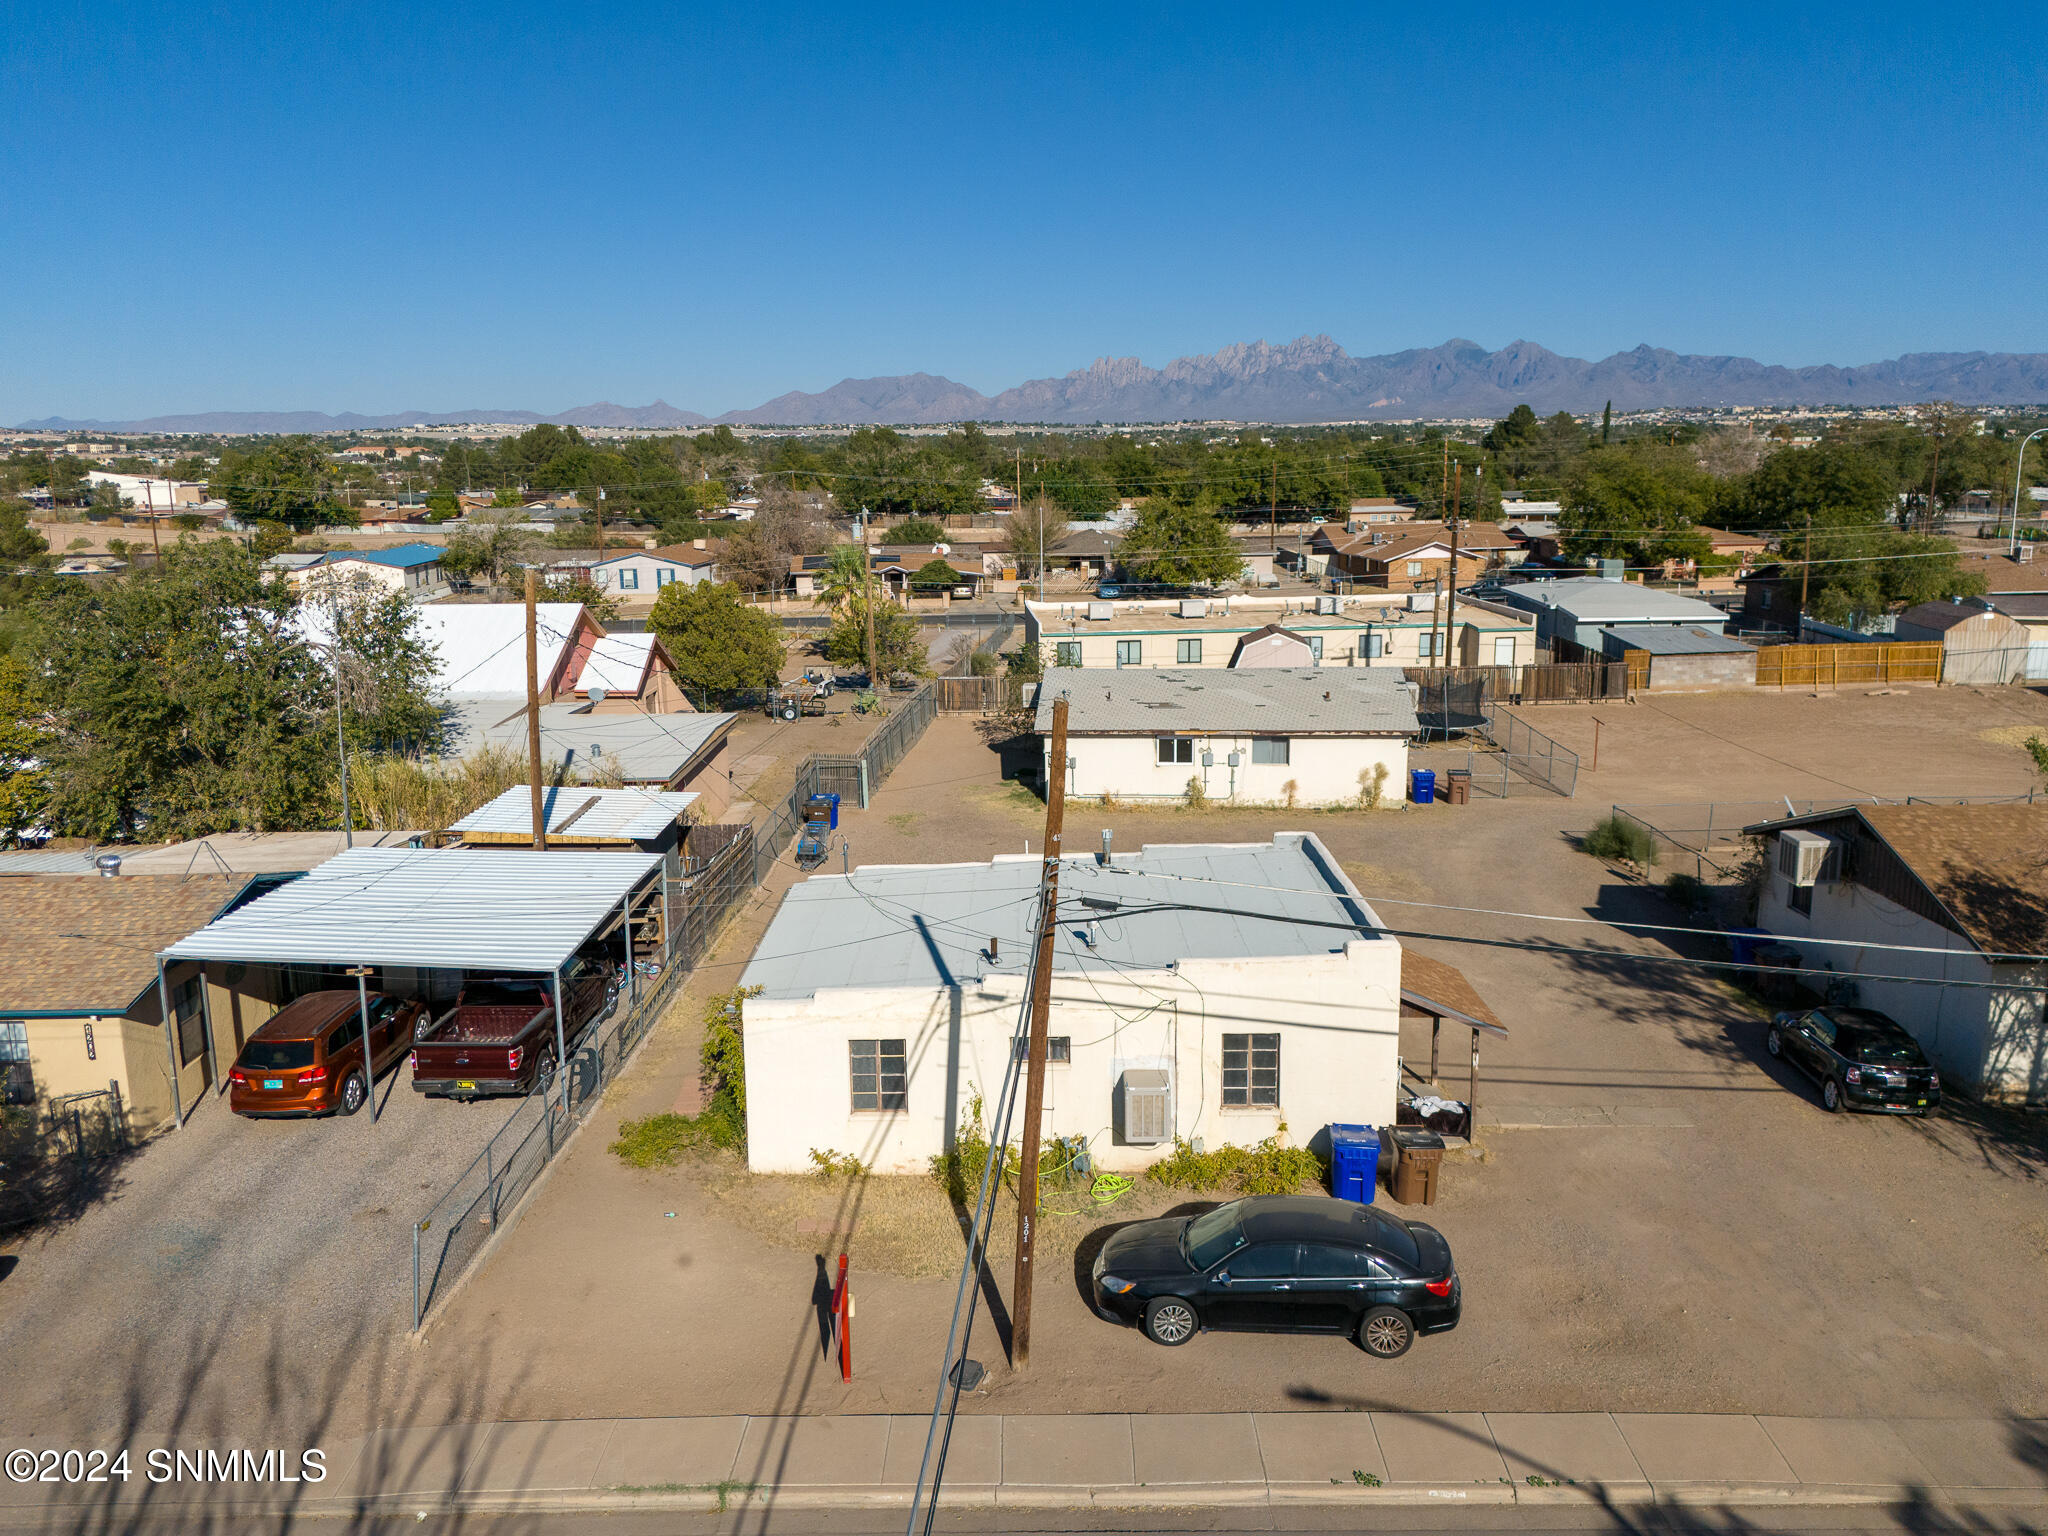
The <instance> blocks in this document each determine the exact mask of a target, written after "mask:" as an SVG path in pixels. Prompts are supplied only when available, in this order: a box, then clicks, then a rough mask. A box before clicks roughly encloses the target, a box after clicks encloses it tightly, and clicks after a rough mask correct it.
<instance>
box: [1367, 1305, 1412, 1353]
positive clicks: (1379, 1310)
mask: <svg viewBox="0 0 2048 1536" xmlns="http://www.w3.org/2000/svg"><path fill="white" fill-rule="evenodd" d="M1414 1342H1415V1324H1414V1323H1413V1322H1412V1321H1411V1320H1410V1319H1409V1316H1408V1314H1407V1313H1406V1312H1403V1311H1402V1310H1401V1309H1400V1308H1399V1307H1373V1308H1371V1309H1370V1310H1368V1311H1367V1312H1366V1314H1365V1316H1363V1317H1361V1318H1360V1319H1359V1320H1358V1347H1359V1348H1360V1349H1362V1350H1364V1351H1365V1352H1366V1353H1367V1354H1368V1355H1371V1356H1372V1357H1373V1358H1374V1359H1376V1360H1398V1359H1400V1358H1401V1357H1402V1356H1403V1355H1405V1354H1407V1353H1408V1346H1409V1345H1411V1344H1413V1343H1414Z"/></svg>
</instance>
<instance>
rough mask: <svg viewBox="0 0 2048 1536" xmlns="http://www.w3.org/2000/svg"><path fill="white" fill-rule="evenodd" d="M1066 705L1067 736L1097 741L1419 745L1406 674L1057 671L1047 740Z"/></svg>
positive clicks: (1043, 723) (1044, 691) (1043, 722)
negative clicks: (1212, 737) (1250, 739)
mask: <svg viewBox="0 0 2048 1536" xmlns="http://www.w3.org/2000/svg"><path fill="white" fill-rule="evenodd" d="M1062 694H1064V695H1065V696H1066V698H1067V729H1068V730H1069V731H1070V732H1074V733H1076V734H1080V735H1090V736H1106V735H1113V736H1167V735H1174V734H1179V733H1186V732H1195V731H1199V732H1205V733H1219V732H1220V733H1235V734H1243V735H1254V734H1256V735H1271V736H1317V735H1320V736H1411V735H1413V734H1414V733H1415V730H1416V720H1415V705H1414V703H1413V702H1412V701H1411V700H1410V699H1409V696H1408V682H1407V678H1406V676H1405V674H1404V673H1403V672H1402V671H1401V669H1400V668H1399V667H1394V666H1383V667H1249V668H1244V669H1242V670H1240V669H1235V668H1229V667H1185V668H1183V667H1171V668H1169V667H1160V668H1148V667H1055V668H1054V669H1053V670H1052V671H1050V672H1048V673H1047V674H1046V678H1045V686H1044V687H1042V688H1040V689H1039V691H1038V720H1037V727H1038V729H1039V730H1040V731H1049V730H1051V729H1052V706H1053V701H1054V700H1055V699H1057V698H1058V697H1059V696H1060V695H1062Z"/></svg>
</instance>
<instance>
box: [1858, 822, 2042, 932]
mask: <svg viewBox="0 0 2048 1536" xmlns="http://www.w3.org/2000/svg"><path fill="white" fill-rule="evenodd" d="M1856 810H1857V813H1858V814H1859V815H1861V816H1862V818H1863V819H1864V821H1865V822H1866V823H1868V824H1869V826H1870V829H1871V831H1873V832H1875V833H1876V834H1877V835H1878V836H1879V837H1881V838H1883V839H1884V840H1885V843H1886V845H1887V846H1889V847H1890V849H1891V850H1892V852H1893V853H1895V854H1897V855H1898V856H1899V858H1900V860H1901V861H1902V862H1904V864H1905V865H1906V867H1907V868H1908V869H1910V870H1911V871H1912V872H1913V874H1914V877H1915V878H1916V879H1918V880H1919V881H1920V883H1921V884H1922V885H1924V886H1926V887H1927V889H1928V891H1929V893H1930V894H1931V895H1932V896H1933V897H1934V899H1935V900H1936V901H1938V902H1940V903H1941V905H1942V907H1943V908H1944V909H1945V910H1946V911H1947V912H1948V913H1949V915H1950V916H1951V917H1953V918H1955V920H1956V922H1957V923H1958V924H1960V925H1961V927H1962V931H1963V933H1964V935H1965V936H1966V937H1968V938H1969V939H1970V941H1971V942H1972V943H1974V944H1975V945H1976V946H1977V947H1978V948H1979V949H1984V950H1989V951H1991V952H1993V953H1999V954H2040V953H2042V952H2044V951H2048V805H1862V806H1858V807H1857V808H1856Z"/></svg>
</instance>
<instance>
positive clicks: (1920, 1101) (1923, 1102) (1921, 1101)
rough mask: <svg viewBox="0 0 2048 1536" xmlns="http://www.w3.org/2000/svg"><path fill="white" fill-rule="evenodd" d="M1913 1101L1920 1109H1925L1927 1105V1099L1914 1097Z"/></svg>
mask: <svg viewBox="0 0 2048 1536" xmlns="http://www.w3.org/2000/svg"><path fill="white" fill-rule="evenodd" d="M1913 1102H1914V1103H1915V1104H1918V1105H1919V1106H1920V1107H1921V1108H1922V1109H1925V1108H1926V1107H1927V1101H1926V1100H1925V1099H1915V1100H1914V1101H1913Z"/></svg>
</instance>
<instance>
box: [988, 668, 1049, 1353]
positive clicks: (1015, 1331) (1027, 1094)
mask: <svg viewBox="0 0 2048 1536" xmlns="http://www.w3.org/2000/svg"><path fill="white" fill-rule="evenodd" d="M1045 768H1046V773H1045V864H1044V873H1043V875H1042V876H1041V877H1040V879H1039V885H1038V890H1039V895H1038V900H1039V908H1038V955H1037V958H1036V959H1034V960H1033V962H1032V966H1031V1036H1030V1039H1029V1041H1028V1042H1027V1043H1026V1046H1025V1055H1024V1074H1025V1075H1024V1151H1023V1161H1022V1163H1021V1164H1020V1165H1019V1167H1018V1171H1017V1276H1016V1280H1015V1282H1014V1284H1013V1285H1012V1286H1011V1289H1012V1290H1013V1291H1014V1292H1015V1294H1014V1295H1013V1296H1012V1297H1011V1298H1010V1328H1011V1335H1010V1339H1011V1354H1012V1355H1013V1356H1014V1357H1015V1359H1016V1362H1017V1369H1018V1370H1020V1371H1021V1370H1023V1369H1024V1368H1025V1367H1026V1366H1028V1365H1029V1364H1030V1363H1031V1258H1032V1250H1033V1248H1034V1246H1035V1245H1036V1242H1037V1238H1038V1139H1039V1130H1040V1122H1041V1121H1042V1120H1044V1118H1045V1026H1046V1019H1047V1015H1049V1014H1050V1013H1051V1012H1052V940H1053V935H1054V934H1055V933H1057V932H1058V931H1059V910H1058V909H1059V900H1060V831H1061V828H1062V826H1063V824H1064V823H1065V820H1066V814H1067V700H1066V695H1065V694H1062V695H1061V696H1060V697H1059V698H1057V699H1054V700H1053V704H1052V751H1051V755H1050V756H1049V757H1047V759H1046V764H1045ZM993 1155H994V1156H996V1157H1001V1156H1002V1155H1003V1149H1002V1148H1000V1147H997V1148H996V1149H995V1150H994V1153H993Z"/></svg>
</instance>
